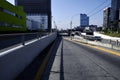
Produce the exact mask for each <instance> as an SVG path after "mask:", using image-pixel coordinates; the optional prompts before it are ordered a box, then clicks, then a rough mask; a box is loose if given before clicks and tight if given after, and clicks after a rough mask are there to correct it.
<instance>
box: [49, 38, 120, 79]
mask: <svg viewBox="0 0 120 80" xmlns="http://www.w3.org/2000/svg"><path fill="white" fill-rule="evenodd" d="M62 50H63V51H61V60H60V61H61V62H60V72H59V71H58V72H56V73H54V74H52V75H50V78H49V80H120V56H117V55H115V54H112V53H108V52H105V51H103V50H99V49H96V48H94V47H90V46H87V45H83V44H81V43H80V44H79V43H78V42H77V43H74V42H71V41H69V40H66V39H63V48H62ZM106 51H107V50H106ZM109 52H111V51H109ZM116 54H119V52H116ZM57 57H58V56H57ZM53 66H55V69H52V70H53V71H54V70H56V69H57V68H56V66H58V63H57V64H54V65H53ZM53 71H51V73H52V72H53ZM58 73H59V75H60V77H58V76H57V75H58Z"/></svg>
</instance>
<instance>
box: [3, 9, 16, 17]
mask: <svg viewBox="0 0 120 80" xmlns="http://www.w3.org/2000/svg"><path fill="white" fill-rule="evenodd" d="M3 12H5V13H7V14H10V15H12V16H15V13H13V12H11V11H9V10H7V9H3Z"/></svg>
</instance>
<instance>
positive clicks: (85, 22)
mask: <svg viewBox="0 0 120 80" xmlns="http://www.w3.org/2000/svg"><path fill="white" fill-rule="evenodd" d="M87 26H89V17H88V16H87V15H86V14H80V27H87Z"/></svg>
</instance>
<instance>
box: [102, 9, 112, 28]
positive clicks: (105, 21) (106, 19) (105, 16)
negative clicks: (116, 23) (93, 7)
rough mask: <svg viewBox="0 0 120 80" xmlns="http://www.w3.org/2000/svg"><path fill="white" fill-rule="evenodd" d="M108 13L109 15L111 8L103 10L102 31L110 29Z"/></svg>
mask: <svg viewBox="0 0 120 80" xmlns="http://www.w3.org/2000/svg"><path fill="white" fill-rule="evenodd" d="M110 13H111V8H110V7H108V8H105V9H104V12H103V28H104V29H110V18H111V17H110Z"/></svg>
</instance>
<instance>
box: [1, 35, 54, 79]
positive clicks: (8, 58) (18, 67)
mask: <svg viewBox="0 0 120 80" xmlns="http://www.w3.org/2000/svg"><path fill="white" fill-rule="evenodd" d="M55 38H56V34H55V33H54V34H51V35H49V36H46V37H45V38H42V39H40V40H38V41H36V42H34V43H31V44H29V45H26V46H24V47H22V48H20V49H17V50H15V51H12V52H10V53H8V54H6V55H4V56H0V80H14V79H15V78H16V76H18V74H20V73H21V72H22V71H23V70H24V69H25V68H26V67H27V66H28V65H29V64H30V63H31V62H32V61H33V59H34V58H35V57H36V56H37V55H38V54H39V53H40V52H41V51H42V50H43V49H45V48H46V47H47V46H48V45H49V44H50V43H51V42H52V41H53V40H55Z"/></svg>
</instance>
